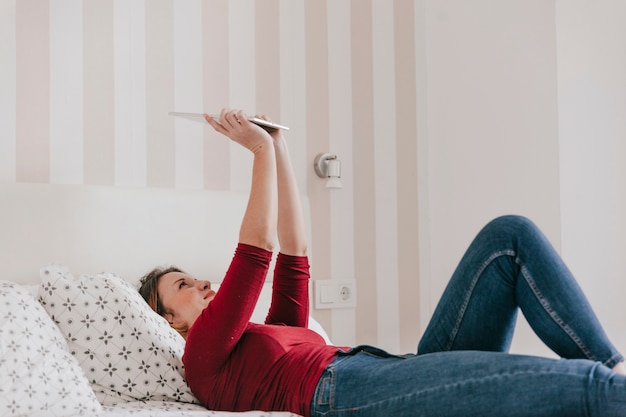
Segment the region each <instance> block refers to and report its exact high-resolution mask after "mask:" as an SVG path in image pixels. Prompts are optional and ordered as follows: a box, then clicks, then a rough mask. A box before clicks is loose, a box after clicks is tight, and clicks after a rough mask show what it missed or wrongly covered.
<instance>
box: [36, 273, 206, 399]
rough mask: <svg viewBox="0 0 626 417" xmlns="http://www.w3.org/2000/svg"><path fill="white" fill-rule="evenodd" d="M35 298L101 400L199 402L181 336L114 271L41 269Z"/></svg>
mask: <svg viewBox="0 0 626 417" xmlns="http://www.w3.org/2000/svg"><path fill="white" fill-rule="evenodd" d="M41 279H42V283H41V286H40V288H39V300H40V301H41V303H42V304H43V306H44V307H45V309H46V310H47V311H48V314H50V316H51V317H52V319H53V320H54V322H55V323H57V325H58V326H59V328H60V329H61V331H62V333H63V334H64V335H65V338H66V339H67V342H68V346H69V349H70V351H71V352H72V354H73V355H74V356H75V357H76V358H77V359H78V362H79V363H80V366H81V367H82V368H83V370H84V371H85V373H86V375H87V378H88V379H89V381H90V382H91V384H92V388H93V390H94V391H95V393H96V396H97V398H98V400H99V401H100V402H101V403H102V404H104V405H110V404H115V403H118V402H120V401H122V402H123V401H135V400H142V401H154V400H169V401H172V400H173V401H181V402H194V403H195V402H197V400H196V399H195V397H194V396H193V394H192V393H191V390H190V389H189V387H188V386H187V383H186V381H185V379H184V374H183V365H182V361H181V357H182V354H183V350H184V345H185V341H184V339H183V338H182V337H181V336H180V335H179V334H178V333H177V332H176V331H175V330H173V329H172V328H171V327H170V326H169V324H168V323H167V321H166V320H165V319H163V318H162V317H161V316H159V315H158V314H157V313H155V312H154V311H152V309H151V308H150V307H149V306H148V304H147V303H146V302H145V301H144V300H143V298H141V295H139V293H138V292H137V290H136V289H135V288H133V287H132V286H131V285H130V284H128V283H127V282H126V281H124V280H123V279H122V278H120V277H118V276H116V275H114V274H100V275H95V276H89V275H83V276H81V277H79V279H74V277H73V276H72V274H71V272H70V271H69V270H68V269H67V268H65V267H64V266H62V265H50V266H48V267H45V268H42V270H41Z"/></svg>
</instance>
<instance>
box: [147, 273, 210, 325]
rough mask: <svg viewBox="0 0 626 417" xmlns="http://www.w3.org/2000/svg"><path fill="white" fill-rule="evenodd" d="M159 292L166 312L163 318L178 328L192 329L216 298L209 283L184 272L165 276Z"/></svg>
mask: <svg viewBox="0 0 626 417" xmlns="http://www.w3.org/2000/svg"><path fill="white" fill-rule="evenodd" d="M157 292H158V294H159V298H160V299H161V304H162V305H163V307H164V308H165V311H166V313H165V314H164V315H163V317H165V319H166V320H167V321H168V322H169V323H170V324H171V325H172V326H176V327H180V326H181V325H187V327H188V328H189V327H191V325H192V324H193V323H194V322H195V321H196V319H197V318H198V316H200V313H201V312H202V310H204V308H205V307H206V306H208V305H209V303H210V302H211V300H213V297H215V291H213V290H211V283H210V282H209V281H198V280H196V279H194V278H192V277H190V276H189V275H187V274H185V273H182V272H169V273H167V274H165V275H163V276H162V277H161V278H160V279H159V282H158V284H157Z"/></svg>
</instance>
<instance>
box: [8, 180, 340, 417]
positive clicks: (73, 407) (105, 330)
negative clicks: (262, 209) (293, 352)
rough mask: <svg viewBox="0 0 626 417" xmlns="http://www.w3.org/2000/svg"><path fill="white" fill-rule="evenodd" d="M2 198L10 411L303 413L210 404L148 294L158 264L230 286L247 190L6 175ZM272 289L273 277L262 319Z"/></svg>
mask: <svg viewBox="0 0 626 417" xmlns="http://www.w3.org/2000/svg"><path fill="white" fill-rule="evenodd" d="M0 196H1V199H2V215H1V216H0V230H2V233H1V234H0V236H1V237H0V253H1V254H2V265H3V269H4V277H2V279H0V381H1V383H0V414H1V415H3V416H103V417H121V416H137V417H174V416H180V417H200V416H228V417H232V416H239V415H241V416H250V417H260V416H268V417H269V416H275V417H287V416H295V415H294V414H291V413H287V412H264V411H249V412H245V413H231V412H220V411H211V410H206V409H205V408H203V407H202V406H200V405H199V404H198V403H197V400H196V399H195V398H194V396H193V394H192V393H191V392H190V390H189V388H188V386H187V385H186V382H185V380H184V369H183V366H182V363H181V359H180V358H181V356H182V351H183V347H184V340H183V339H182V338H181V337H180V336H179V335H178V334H177V333H176V332H175V331H173V330H172V329H171V328H170V327H169V325H168V324H167V322H166V321H165V320H164V319H162V318H161V317H159V316H158V315H156V314H155V313H154V312H152V311H151V310H150V309H149V307H148V306H147V305H146V304H145V303H144V302H143V300H142V299H141V298H140V297H139V295H138V293H137V292H136V286H137V284H138V281H139V278H140V277H141V276H142V275H143V274H145V273H146V272H147V271H149V270H150V269H152V268H153V267H154V266H157V265H159V266H163V265H177V266H179V267H181V268H183V269H184V270H185V271H187V272H188V273H190V274H192V275H194V276H196V277H198V278H202V279H209V280H211V281H212V282H214V283H216V282H217V283H219V281H220V280H221V278H222V276H223V274H224V272H225V271H226V268H227V267H228V263H229V261H230V259H231V257H232V254H233V251H234V248H235V245H236V243H237V234H238V228H239V222H240V220H241V217H242V215H243V211H244V209H245V204H246V201H247V194H246V193H238V192H221V191H200V190H197V191H196V190H173V189H151V188H132V187H106V186H84V185H49V184H30V183H0ZM304 206H305V208H306V207H308V204H307V201H306V198H304ZM306 217H307V219H308V217H309V214H308V211H306ZM270 292H271V283H269V282H268V283H266V284H265V287H264V289H263V291H262V294H261V299H260V300H259V303H258V305H257V308H256V310H255V313H254V316H253V318H252V320H253V321H262V320H263V318H264V316H265V314H266V312H267V308H268V307H269V300H270ZM310 327H311V328H312V329H313V330H315V331H317V332H318V333H320V334H321V335H322V336H323V337H324V338H325V339H326V341H327V342H329V339H328V335H327V334H326V333H325V332H324V329H323V328H322V327H321V326H320V325H319V323H318V322H317V321H315V320H314V319H313V318H311V321H310Z"/></svg>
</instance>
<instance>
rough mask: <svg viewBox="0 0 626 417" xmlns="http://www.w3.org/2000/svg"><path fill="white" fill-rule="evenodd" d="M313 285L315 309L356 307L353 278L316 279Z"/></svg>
mask: <svg viewBox="0 0 626 417" xmlns="http://www.w3.org/2000/svg"><path fill="white" fill-rule="evenodd" d="M313 287H314V290H315V293H314V294H315V308H316V309H325V308H354V307H356V281H355V280H353V279H342V280H336V279H317V280H315V281H313Z"/></svg>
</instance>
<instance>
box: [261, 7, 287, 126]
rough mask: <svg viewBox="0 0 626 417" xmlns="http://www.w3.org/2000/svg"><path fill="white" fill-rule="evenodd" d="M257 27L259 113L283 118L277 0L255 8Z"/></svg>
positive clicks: (278, 118) (277, 118)
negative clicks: (281, 112)
mask: <svg viewBox="0 0 626 417" xmlns="http://www.w3.org/2000/svg"><path fill="white" fill-rule="evenodd" d="M255 29H256V36H255V46H256V50H255V52H256V80H257V81H256V108H257V112H259V113H263V114H265V115H267V116H269V117H271V118H272V119H274V120H281V117H280V48H279V45H280V41H279V29H280V27H279V25H278V0H265V1H264V2H263V6H260V5H258V6H257V7H256V8H255Z"/></svg>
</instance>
